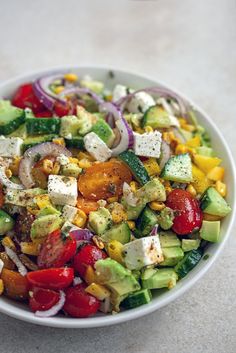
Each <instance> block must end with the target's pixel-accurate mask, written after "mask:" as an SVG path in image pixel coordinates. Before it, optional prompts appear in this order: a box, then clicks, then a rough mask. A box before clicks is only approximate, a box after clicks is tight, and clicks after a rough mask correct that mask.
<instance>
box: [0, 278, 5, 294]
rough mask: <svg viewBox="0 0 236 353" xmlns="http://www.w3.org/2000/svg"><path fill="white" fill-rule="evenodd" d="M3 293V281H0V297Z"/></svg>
mask: <svg viewBox="0 0 236 353" xmlns="http://www.w3.org/2000/svg"><path fill="white" fill-rule="evenodd" d="M3 292H4V283H3V280H2V279H0V295H2V293H3Z"/></svg>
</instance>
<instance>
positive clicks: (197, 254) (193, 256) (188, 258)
mask: <svg viewBox="0 0 236 353" xmlns="http://www.w3.org/2000/svg"><path fill="white" fill-rule="evenodd" d="M201 257H202V250H201V249H197V250H192V251H189V252H187V253H186V255H185V256H184V258H183V259H182V260H181V261H180V262H179V263H178V264H177V265H176V266H175V271H176V273H177V274H178V276H179V277H180V278H183V277H185V276H186V275H187V274H188V273H189V272H190V271H191V270H192V269H193V268H194V267H195V266H196V265H197V264H198V262H199V261H200V260H201Z"/></svg>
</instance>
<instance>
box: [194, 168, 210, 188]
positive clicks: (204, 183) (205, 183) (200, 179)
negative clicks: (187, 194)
mask: <svg viewBox="0 0 236 353" xmlns="http://www.w3.org/2000/svg"><path fill="white" fill-rule="evenodd" d="M192 175H193V182H192V183H191V184H192V186H193V187H194V189H195V190H196V192H197V193H198V194H202V193H203V192H204V191H205V190H206V189H207V188H208V187H209V186H210V185H211V182H210V180H209V179H208V178H207V177H206V175H205V174H204V173H203V172H202V171H201V170H200V169H199V168H198V167H196V166H195V165H192Z"/></svg>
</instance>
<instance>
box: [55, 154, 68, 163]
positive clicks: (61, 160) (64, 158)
mask: <svg viewBox="0 0 236 353" xmlns="http://www.w3.org/2000/svg"><path fill="white" fill-rule="evenodd" d="M57 162H58V163H60V165H67V164H68V163H69V158H68V157H67V156H65V155H64V154H60V155H59V156H58V157H57Z"/></svg>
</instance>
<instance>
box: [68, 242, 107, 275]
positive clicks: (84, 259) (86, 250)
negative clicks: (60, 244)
mask: <svg viewBox="0 0 236 353" xmlns="http://www.w3.org/2000/svg"><path fill="white" fill-rule="evenodd" d="M106 257H107V255H106V253H105V252H104V251H102V250H101V249H99V248H98V247H97V246H95V245H92V244H86V245H84V246H82V247H81V248H80V249H79V251H78V253H77V254H76V255H75V257H74V268H75V270H76V271H77V272H78V273H79V275H80V276H81V277H84V275H85V272H86V269H87V267H88V266H92V267H94V265H95V263H96V261H98V260H101V259H105V258H106Z"/></svg>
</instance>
